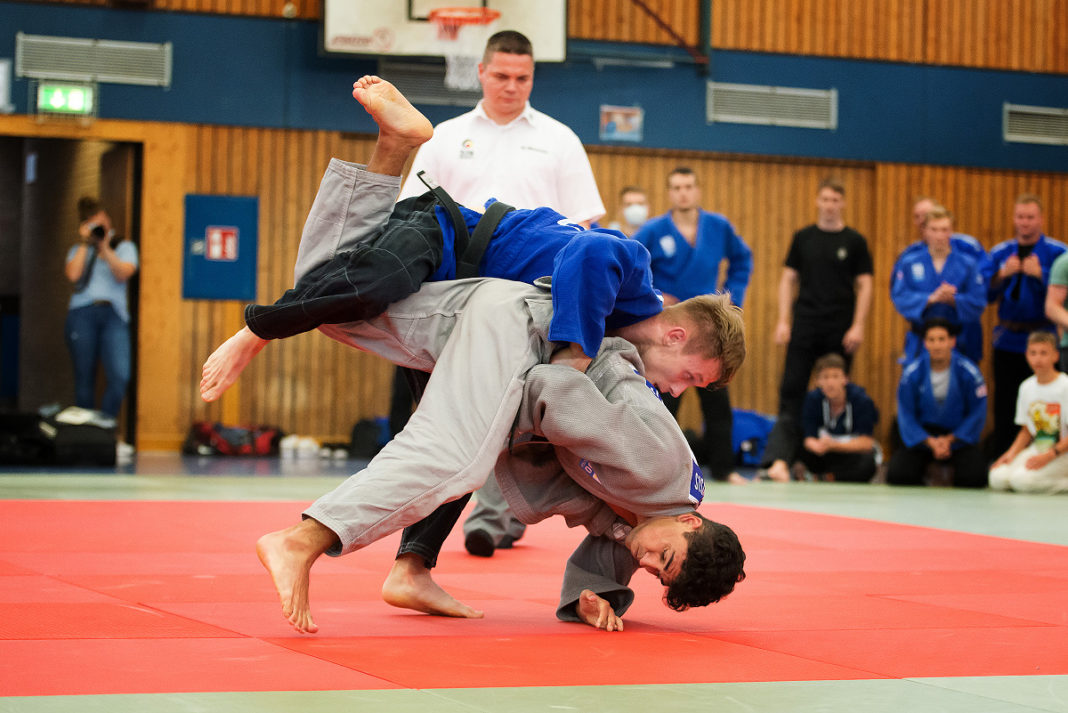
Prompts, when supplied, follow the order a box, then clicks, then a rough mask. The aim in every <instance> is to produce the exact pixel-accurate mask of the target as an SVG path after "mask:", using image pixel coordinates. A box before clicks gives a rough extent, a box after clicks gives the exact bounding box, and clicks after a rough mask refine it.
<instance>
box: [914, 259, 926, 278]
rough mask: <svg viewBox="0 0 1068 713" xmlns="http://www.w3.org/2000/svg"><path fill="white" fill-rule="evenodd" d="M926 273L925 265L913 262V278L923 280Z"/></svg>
mask: <svg viewBox="0 0 1068 713" xmlns="http://www.w3.org/2000/svg"><path fill="white" fill-rule="evenodd" d="M923 275H924V269H923V265H921V264H920V263H918V262H914V263H912V279H913V280H922V279H923Z"/></svg>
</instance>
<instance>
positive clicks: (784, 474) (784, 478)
mask: <svg viewBox="0 0 1068 713" xmlns="http://www.w3.org/2000/svg"><path fill="white" fill-rule="evenodd" d="M768 477H769V478H771V479H772V480H774V481H776V482H778V483H789V482H790V467H789V466H788V465H786V461H782V460H777V461H775V462H774V463H772V464H771V467H770V468H768Z"/></svg>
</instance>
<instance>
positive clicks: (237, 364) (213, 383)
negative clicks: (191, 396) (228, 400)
mask: <svg viewBox="0 0 1068 713" xmlns="http://www.w3.org/2000/svg"><path fill="white" fill-rule="evenodd" d="M265 346H267V340H266V339H260V338H259V337H257V336H256V335H255V334H254V333H253V332H252V330H250V329H249V328H248V327H243V328H242V329H241V331H240V332H238V333H237V334H235V335H234V336H232V337H230V338H229V339H227V340H226V341H225V342H223V343H222V344H221V345H219V348H218V349H216V350H215V351H213V352H212V353H211V356H209V357H208V360H207V361H206V362H204V368H203V369H202V370H201V376H200V398H202V399H204V400H205V401H214V400H215V399H217V398H219V397H220V396H222V395H223V392H224V391H226V390H227V389H229V388H230V387H231V386H233V384H234V382H235V381H237V377H239V376H241V372H242V371H244V370H245V367H246V366H248V363H249V362H250V361H252V357H254V356H256V355H257V354H259V353H260V350H261V349H263V348H264V347H265Z"/></svg>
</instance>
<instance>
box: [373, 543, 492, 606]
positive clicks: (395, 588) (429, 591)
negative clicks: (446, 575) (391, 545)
mask: <svg viewBox="0 0 1068 713" xmlns="http://www.w3.org/2000/svg"><path fill="white" fill-rule="evenodd" d="M382 599H383V600H385V602H386V604H389V605H391V606H395V607H400V608H401V609H413V610H415V611H421V612H423V613H425V614H437V615H439V616H455V617H460V618H464V619H481V618H482V617H483V616H484V614H483V613H482V612H481V611H479V610H477V609H472V608H471V607H469V606H467V605H466V604H464V603H462V602H460V601H457V600H456V599H455V598H453V596H452V595H451V594H449V593H448V592H446V591H445V590H444V589H442V588H441V587H440V586H439V585H438V583H437V582H435V581H434V580H433V578H432V577H431V576H430V570H428V569H427V568H426V566H425V565H424V564H423V558H422V557H420V556H419V555H414V554H403V555H401V556H400V557H398V558H397V560H396V561H395V562H394V563H393V569H391V570H390V572H389V576H388V577H386V581H385V582H383V583H382Z"/></svg>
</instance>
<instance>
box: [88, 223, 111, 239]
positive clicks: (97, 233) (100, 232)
mask: <svg viewBox="0 0 1068 713" xmlns="http://www.w3.org/2000/svg"><path fill="white" fill-rule="evenodd" d="M107 234H108V233H107V230H105V229H104V226H103V225H94V226H93V227H92V228H90V229H89V237H91V238H92V239H93V240H103V239H104V238H105V237H106V236H107Z"/></svg>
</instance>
